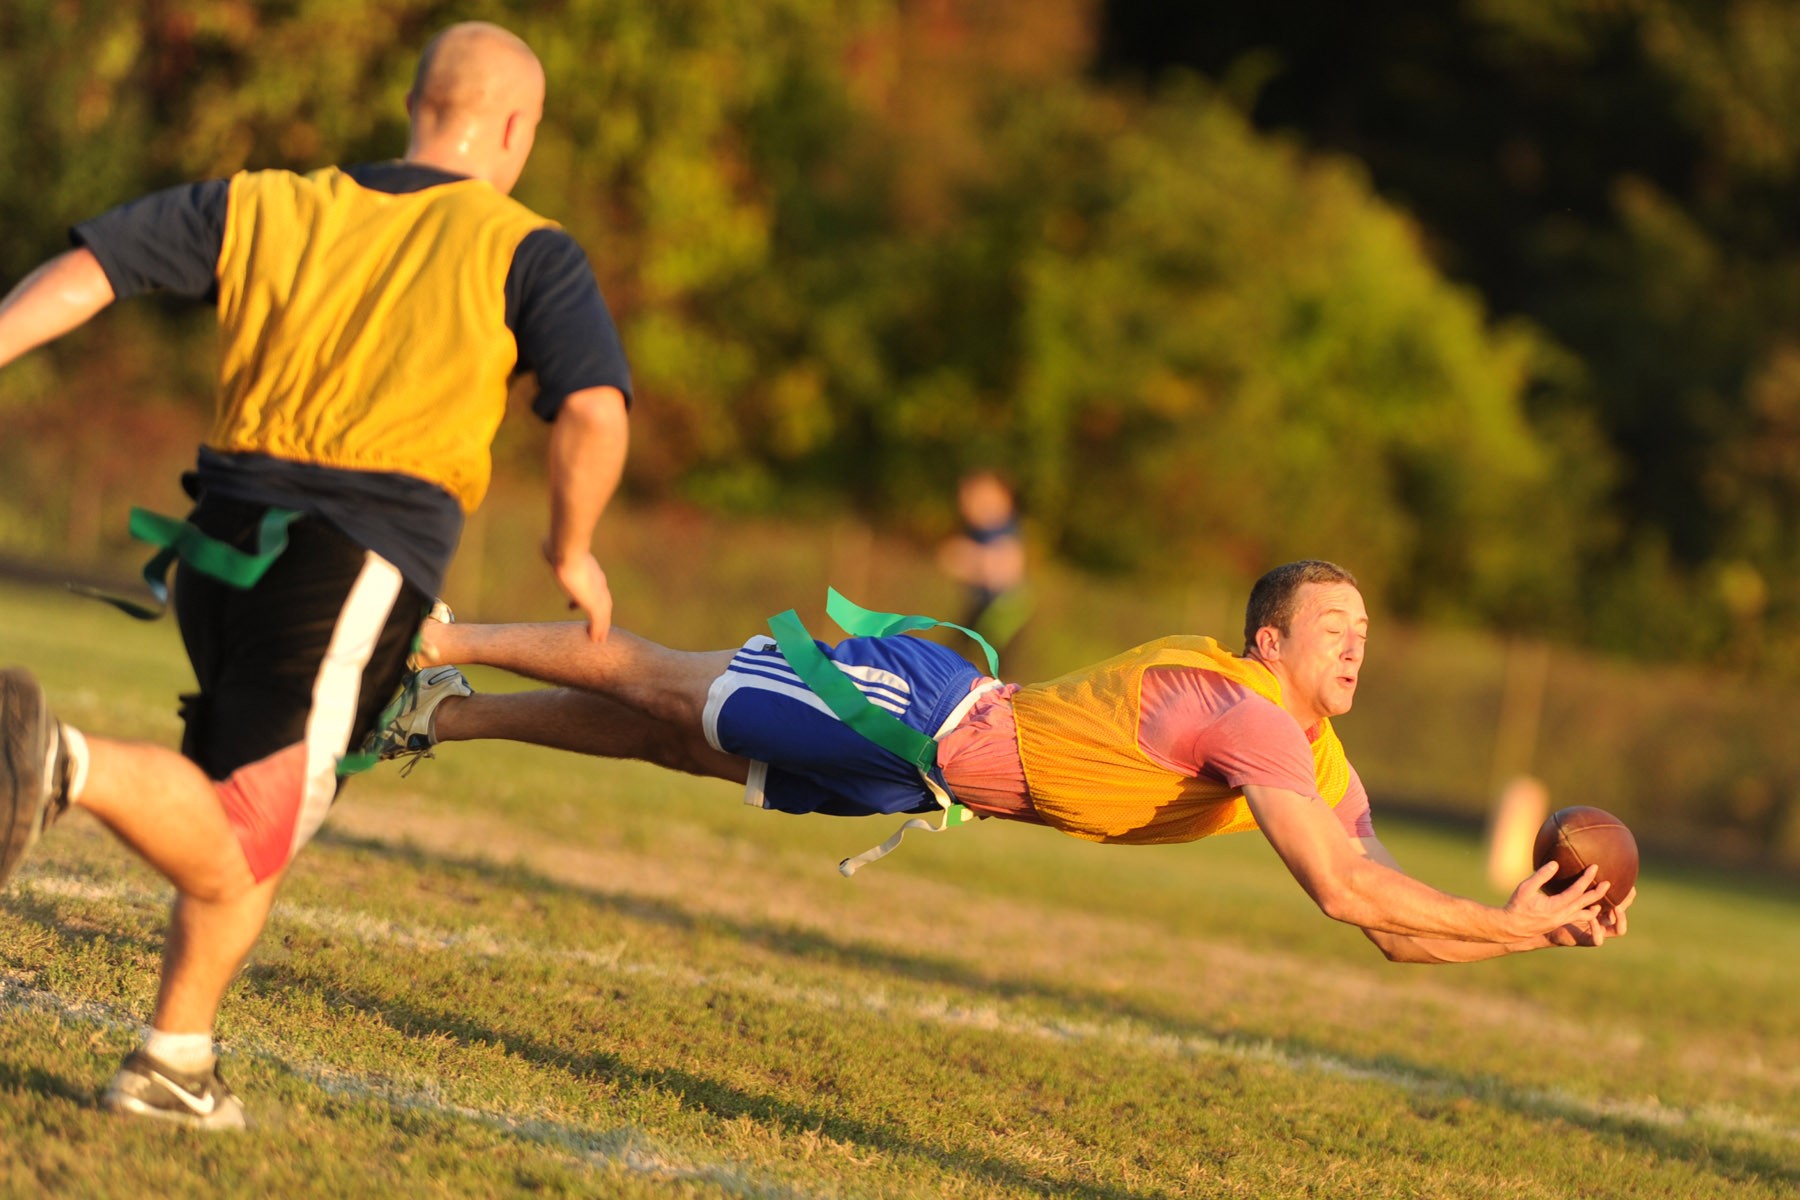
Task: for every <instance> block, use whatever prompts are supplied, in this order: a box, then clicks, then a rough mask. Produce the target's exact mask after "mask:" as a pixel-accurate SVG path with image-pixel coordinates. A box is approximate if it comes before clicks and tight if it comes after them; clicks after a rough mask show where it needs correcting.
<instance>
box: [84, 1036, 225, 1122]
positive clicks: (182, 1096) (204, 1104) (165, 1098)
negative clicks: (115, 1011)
mask: <svg viewBox="0 0 1800 1200" xmlns="http://www.w3.org/2000/svg"><path fill="white" fill-rule="evenodd" d="M100 1104H101V1107H103V1108H106V1109H108V1110H110V1111H112V1112H116V1113H124V1114H127V1115H129V1116H134V1117H148V1118H150V1119H151V1120H152V1121H167V1122H169V1123H171V1124H175V1125H186V1126H188V1127H189V1128H192V1129H242V1128H244V1102H243V1101H241V1100H239V1099H238V1098H237V1095H236V1094H235V1093H234V1092H232V1090H231V1089H230V1088H229V1087H227V1086H226V1084H225V1080H224V1079H223V1078H221V1077H220V1075H219V1064H218V1063H216V1062H215V1063H213V1065H212V1066H211V1067H209V1068H208V1069H207V1070H206V1071H205V1072H204V1073H202V1074H198V1075H196V1074H192V1073H190V1072H187V1071H177V1070H176V1069H175V1068H173V1067H171V1066H169V1065H168V1064H167V1063H165V1062H162V1061H160V1060H158V1059H155V1058H152V1057H150V1055H149V1054H147V1053H146V1052H145V1051H143V1050H134V1051H132V1052H131V1055H130V1057H128V1058H126V1060H125V1062H124V1064H123V1065H122V1066H120V1068H119V1073H118V1074H117V1075H114V1076H113V1080H112V1084H111V1085H110V1086H109V1087H108V1088H107V1089H106V1094H105V1095H103V1096H101V1097H100Z"/></svg>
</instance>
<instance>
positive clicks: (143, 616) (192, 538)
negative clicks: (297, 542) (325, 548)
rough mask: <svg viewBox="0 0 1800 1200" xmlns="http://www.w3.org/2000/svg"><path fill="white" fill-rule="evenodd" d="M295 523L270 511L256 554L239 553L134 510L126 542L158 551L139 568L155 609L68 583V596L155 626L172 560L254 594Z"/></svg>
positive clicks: (165, 600) (188, 526) (187, 525)
mask: <svg viewBox="0 0 1800 1200" xmlns="http://www.w3.org/2000/svg"><path fill="white" fill-rule="evenodd" d="M299 517H300V514H299V513H297V512H295V511H294V510H292V509H288V508H271V509H269V510H268V511H267V512H265V513H264V514H263V519H262V524H261V526H260V527H259V528H258V529H257V531H256V549H255V550H254V551H244V550H239V549H238V548H237V547H236V546H233V545H230V544H229V543H226V542H222V541H220V540H219V539H218V538H215V537H213V536H211V535H210V534H205V533H202V532H200V530H199V529H198V528H196V527H195V526H194V524H193V523H192V522H189V521H181V520H177V519H176V518H174V517H165V516H163V515H162V514H161V513H153V512H151V511H149V510H148V509H144V508H133V509H132V510H131V526H130V528H131V536H132V537H134V538H136V539H137V540H138V541H140V542H146V543H148V544H150V545H152V546H157V547H159V549H158V550H157V552H156V555H155V557H153V558H151V560H150V561H149V562H147V563H145V564H144V583H145V585H146V586H148V587H149V589H150V595H151V597H152V598H154V599H155V601H156V607H154V608H151V607H148V606H146V605H143V604H139V603H138V602H137V601H135V600H130V599H127V598H126V597H124V596H115V595H112V594H111V593H109V592H105V591H102V590H101V589H99V588H93V587H88V586H86V585H85V584H74V583H72V584H70V585H69V590H70V591H72V592H76V593H79V594H80V595H83V596H91V597H92V598H94V599H95V600H103V601H105V602H106V603H108V604H110V605H112V606H113V607H114V608H116V609H118V610H119V611H120V612H123V613H125V614H127V615H129V616H133V617H136V618H137V619H138V620H140V621H154V620H156V619H157V618H158V617H160V616H162V615H163V613H164V612H166V611H167V610H168V607H169V585H168V584H167V582H165V581H166V579H167V577H168V574H169V568H170V567H172V566H174V565H175V560H176V559H178V558H179V559H180V560H181V561H182V562H184V563H186V564H187V565H188V566H189V567H191V568H193V569H194V570H196V571H198V572H200V573H201V574H202V575H206V576H209V577H210V578H213V579H216V580H218V581H219V582H220V583H224V584H229V585H230V586H232V587H234V588H243V589H249V588H253V587H255V586H256V584H257V581H258V580H260V579H261V578H262V577H263V575H264V573H265V572H267V571H268V569H269V564H270V563H273V562H274V561H275V560H276V559H277V558H279V557H281V552H282V551H283V550H286V549H287V530H288V526H289V525H292V524H293V523H294V522H295V521H296V520H297V519H298V518H299Z"/></svg>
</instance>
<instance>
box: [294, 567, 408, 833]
mask: <svg viewBox="0 0 1800 1200" xmlns="http://www.w3.org/2000/svg"><path fill="white" fill-rule="evenodd" d="M401 582H402V581H401V578H400V572H399V571H398V570H396V569H395V567H394V565H393V564H392V563H390V562H388V561H387V560H386V559H385V558H382V557H381V556H380V555H379V554H376V553H375V552H374V551H372V550H371V551H369V552H367V553H366V554H365V555H364V556H363V568H362V571H361V572H360V573H358V575H357V576H356V582H355V583H353V584H351V585H350V594H349V595H348V596H347V597H345V599H344V607H343V608H342V609H340V610H339V611H338V619H337V624H336V625H335V626H334V627H333V628H332V631H331V644H330V645H329V646H328V647H326V650H325V657H324V659H323V660H322V661H321V662H320V663H319V673H318V675H317V676H315V677H314V679H313V695H312V711H311V712H309V713H308V714H307V716H306V781H305V791H304V792H302V794H301V795H302V799H301V802H300V813H299V816H298V817H297V818H296V820H295V821H294V840H293V842H292V843H291V844H290V849H289V850H288V859H289V861H290V862H291V861H292V860H293V857H294V855H296V854H298V853H299V852H300V847H302V846H304V845H306V843H307V842H308V841H309V840H310V839H311V838H312V835H313V834H314V833H317V832H318V829H319V826H320V825H321V824H323V823H324V821H325V814H326V813H327V812H329V811H330V810H331V802H332V800H334V799H335V798H336V797H337V764H338V759H339V758H341V757H342V756H343V755H344V753H345V752H346V751H348V750H349V748H350V734H351V732H352V730H353V727H354V726H355V724H356V709H357V705H358V703H359V701H360V700H361V695H362V676H363V671H365V670H366V669H367V668H368V665H369V659H371V658H373V657H374V655H375V645H376V643H377V642H379V641H380V640H381V631H382V629H383V628H385V627H386V625H387V622H388V616H389V615H390V614H391V613H392V612H393V611H394V601H395V600H396V599H398V598H399V596H400V586H401Z"/></svg>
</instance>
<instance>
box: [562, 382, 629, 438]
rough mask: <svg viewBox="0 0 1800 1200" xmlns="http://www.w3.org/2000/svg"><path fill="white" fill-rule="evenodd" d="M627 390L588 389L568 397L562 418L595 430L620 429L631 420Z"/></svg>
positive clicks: (564, 401) (612, 388)
mask: <svg viewBox="0 0 1800 1200" xmlns="http://www.w3.org/2000/svg"><path fill="white" fill-rule="evenodd" d="M629 419H630V418H629V416H628V412H627V409H626V405H625V393H623V392H621V391H620V390H619V389H618V388H615V387H593V388H584V389H582V390H581V391H579V392H571V393H569V395H568V396H567V397H566V398H564V400H563V404H562V411H561V412H559V413H558V414H557V420H558V421H564V420H567V421H569V422H570V423H571V424H572V425H579V426H581V427H582V428H583V429H586V430H592V431H595V432H609V431H617V430H619V429H622V428H624V427H625V426H626V424H627V423H628V421H629Z"/></svg>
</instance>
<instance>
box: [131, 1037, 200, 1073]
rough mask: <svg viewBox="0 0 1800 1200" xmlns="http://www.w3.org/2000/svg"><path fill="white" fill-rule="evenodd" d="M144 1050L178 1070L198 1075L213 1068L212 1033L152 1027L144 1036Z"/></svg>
mask: <svg viewBox="0 0 1800 1200" xmlns="http://www.w3.org/2000/svg"><path fill="white" fill-rule="evenodd" d="M144 1052H145V1053H147V1054H148V1055H150V1057H151V1058H154V1059H156V1060H157V1061H158V1062H164V1063H167V1064H169V1065H170V1066H171V1067H174V1068H175V1069H176V1070H177V1071H185V1072H187V1073H188V1074H191V1075H198V1074H201V1073H202V1072H204V1071H208V1070H211V1069H212V1065H213V1058H214V1055H213V1041H212V1034H210V1033H164V1032H163V1031H162V1030H160V1029H152V1030H151V1031H150V1032H149V1034H148V1035H147V1036H146V1037H145V1038H144Z"/></svg>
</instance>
